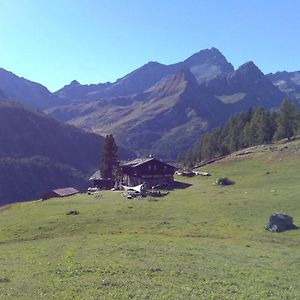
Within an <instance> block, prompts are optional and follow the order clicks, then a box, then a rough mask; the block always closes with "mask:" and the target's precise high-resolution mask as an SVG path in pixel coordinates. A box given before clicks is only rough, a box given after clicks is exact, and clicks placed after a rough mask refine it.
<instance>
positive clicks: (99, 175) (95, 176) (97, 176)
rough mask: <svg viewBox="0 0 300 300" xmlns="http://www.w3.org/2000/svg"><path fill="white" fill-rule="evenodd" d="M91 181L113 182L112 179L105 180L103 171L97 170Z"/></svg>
mask: <svg viewBox="0 0 300 300" xmlns="http://www.w3.org/2000/svg"><path fill="white" fill-rule="evenodd" d="M89 180H111V179H110V178H103V177H101V171H100V170H97V171H96V172H95V173H94V174H93V175H92V176H91V177H90V179H89Z"/></svg>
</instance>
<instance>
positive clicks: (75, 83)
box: [70, 80, 80, 85]
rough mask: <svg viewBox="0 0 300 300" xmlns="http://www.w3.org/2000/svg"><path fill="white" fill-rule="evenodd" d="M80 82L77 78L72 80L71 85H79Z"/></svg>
mask: <svg viewBox="0 0 300 300" xmlns="http://www.w3.org/2000/svg"><path fill="white" fill-rule="evenodd" d="M79 84H80V83H79V82H78V81H77V80H72V81H71V82H70V85H79Z"/></svg>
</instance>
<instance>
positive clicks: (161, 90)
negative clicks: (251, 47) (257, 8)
mask: <svg viewBox="0 0 300 300" xmlns="http://www.w3.org/2000/svg"><path fill="white" fill-rule="evenodd" d="M12 77H13V79H15V80H16V78H15V77H14V76H13V75H12ZM17 78H18V77H17ZM292 78H296V75H294V77H292ZM20 80H21V79H20V78H19V81H20ZM0 81H1V78H0ZM19 81H18V82H19ZM24 81H25V82H26V80H25V79H23V81H22V83H23V84H24ZM290 81H292V82H294V86H295V85H296V87H297V84H298V83H297V82H298V81H297V80H294V81H293V80H292V79H291V80H290ZM13 82H15V81H12V83H13ZM289 84H291V83H289ZM15 87H16V90H19V86H17V85H16V86H15ZM296 87H294V88H295V89H296ZM22 88H24V86H20V90H22ZM0 89H2V88H1V85H0ZM2 90H3V91H4V93H5V94H6V95H7V96H8V97H10V95H8V94H7V93H6V90H4V89H2ZM49 93H50V92H49V91H48V93H45V99H44V101H42V103H43V104H42V105H43V110H44V111H45V112H46V113H47V114H49V115H51V116H53V117H55V118H56V119H58V120H60V121H63V122H67V123H70V124H72V125H75V126H76V127H79V128H81V129H84V130H88V131H91V132H95V133H100V134H107V133H114V135H115V136H116V139H117V142H118V143H119V144H120V145H123V146H125V147H130V148H132V149H134V150H135V151H136V152H137V153H139V154H140V155H145V154H147V155H148V154H149V152H151V153H152V154H157V155H159V156H161V157H167V158H175V157H176V156H177V154H178V153H179V152H180V151H182V150H185V149H187V148H189V147H190V146H191V145H192V144H193V143H194V142H195V141H196V140H197V139H198V138H199V137H200V136H201V135H202V134H203V133H204V132H206V131H209V130H211V129H213V128H214V127H216V126H220V125H222V124H224V123H225V122H226V121H227V119H228V118H229V116H231V115H232V114H234V113H237V112H239V111H245V110H247V109H249V108H252V107H262V108H266V109H273V108H278V107H279V104H280V102H281V100H282V99H283V98H285V97H286V93H285V92H284V91H283V90H280V89H279V88H278V86H276V85H275V84H274V82H272V80H271V79H270V76H266V75H264V74H263V72H261V70H260V69H259V68H258V67H257V66H256V65H255V64H254V63H253V62H251V61H250V62H247V63H245V64H243V65H241V66H240V67H239V68H237V69H236V70H235V69H234V68H233V66H232V65H231V64H230V63H229V62H228V61H227V59H226V58H225V56H224V55H223V54H222V53H221V52H220V51H219V50H218V49H216V48H211V49H204V50H201V51H199V52H197V53H195V54H193V55H192V56H190V57H189V58H187V59H186V60H183V61H181V62H178V63H174V64H170V65H165V64H161V63H159V62H149V63H147V64H145V65H143V66H142V67H140V68H138V69H136V70H134V71H133V72H131V73H129V74H128V75H126V76H124V77H122V78H120V79H118V80H117V81H116V82H113V83H110V82H107V83H99V84H88V85H82V84H80V83H79V82H78V81H76V80H73V81H72V82H71V83H70V84H68V85H66V86H64V87H63V88H62V89H60V90H58V91H56V92H55V93H52V94H51V93H50V94H49ZM24 95H25V94H21V96H22V99H21V100H22V101H23V102H24ZM14 99H15V100H17V101H21V100H18V99H17V96H14ZM22 101H21V102H22ZM38 103H39V102H38ZM32 105H36V106H37V105H38V104H36V103H33V104H32ZM40 105H41V104H40Z"/></svg>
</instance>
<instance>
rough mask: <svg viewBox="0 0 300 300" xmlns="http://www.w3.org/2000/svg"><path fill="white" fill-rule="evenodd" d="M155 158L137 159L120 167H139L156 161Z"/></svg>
mask: <svg viewBox="0 0 300 300" xmlns="http://www.w3.org/2000/svg"><path fill="white" fill-rule="evenodd" d="M154 159H155V158H152V157H151V158H136V159H134V160H131V161H126V162H123V163H121V164H120V166H128V167H137V166H140V165H142V164H144V163H146V162H148V161H151V160H154Z"/></svg>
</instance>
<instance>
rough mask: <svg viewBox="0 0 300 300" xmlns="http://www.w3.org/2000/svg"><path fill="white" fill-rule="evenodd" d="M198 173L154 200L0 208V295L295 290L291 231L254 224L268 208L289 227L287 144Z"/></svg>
mask: <svg viewBox="0 0 300 300" xmlns="http://www.w3.org/2000/svg"><path fill="white" fill-rule="evenodd" d="M202 171H207V172H210V173H211V174H212V176H210V177H200V176H197V177H194V178H182V177H177V178H176V179H177V180H178V181H184V182H187V183H190V184H192V186H190V187H189V188H187V189H182V190H175V191H172V192H171V193H170V194H169V195H168V196H166V197H164V198H157V199H154V198H149V197H148V198H143V199H125V198H124V197H122V196H121V195H120V193H119V192H111V191H103V192H101V196H99V197H95V196H94V195H87V194H81V195H75V196H72V197H69V198H65V199H52V200H48V201H44V202H42V201H32V202H27V203H18V204H14V205H11V206H8V207H3V208H2V209H0V299H5V300H9V299H300V276H299V275H300V273H299V270H300V230H293V231H289V232H284V233H270V232H268V231H266V230H265V225H266V223H267V220H268V217H269V216H270V214H271V213H272V212H277V211H282V212H285V213H287V214H289V215H291V216H293V217H294V222H295V223H296V224H297V225H300V188H299V182H300V153H299V143H297V142H294V143H292V144H290V145H289V146H288V148H285V147H282V149H281V151H280V149H278V151H273V152H264V153H259V154H254V155H247V156H241V157H239V158H236V159H225V160H223V161H220V162H217V163H215V164H212V165H208V166H206V167H203V168H202ZM267 172H268V173H267ZM221 176H226V177H229V178H230V179H232V180H234V181H235V185H232V186H226V187H222V186H216V185H213V183H214V182H215V180H216V178H218V177H221ZM70 209H76V210H78V211H79V212H80V214H79V215H77V216H73V215H70V216H67V215H66V212H67V211H68V210H70Z"/></svg>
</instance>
